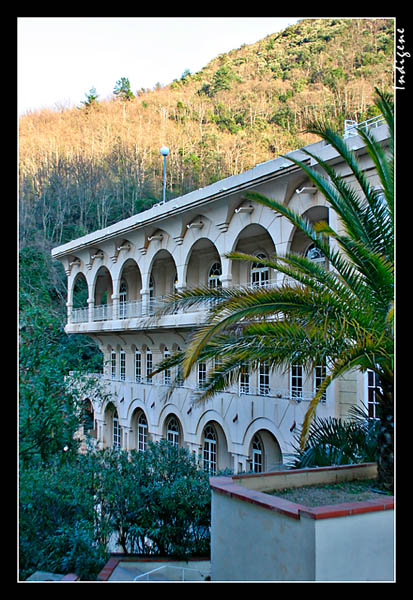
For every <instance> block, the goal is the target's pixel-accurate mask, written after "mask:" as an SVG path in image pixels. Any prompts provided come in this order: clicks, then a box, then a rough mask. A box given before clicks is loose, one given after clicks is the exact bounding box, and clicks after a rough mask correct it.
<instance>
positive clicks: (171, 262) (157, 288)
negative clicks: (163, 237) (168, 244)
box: [143, 248, 177, 298]
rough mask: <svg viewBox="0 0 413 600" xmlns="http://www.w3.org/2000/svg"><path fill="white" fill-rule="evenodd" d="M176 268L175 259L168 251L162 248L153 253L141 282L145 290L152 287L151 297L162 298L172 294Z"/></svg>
mask: <svg viewBox="0 0 413 600" xmlns="http://www.w3.org/2000/svg"><path fill="white" fill-rule="evenodd" d="M176 277H177V267H176V263H175V259H174V257H173V255H172V253H171V252H169V250H166V249H165V248H162V249H160V250H158V251H157V252H155V254H154V255H153V256H152V258H151V260H150V261H149V266H148V272H147V274H146V277H145V281H144V282H143V283H144V284H145V286H146V289H147V290H149V289H150V288H151V285H150V283H151V278H152V287H153V297H155V298H156V297H162V296H165V295H167V294H171V293H173V292H174V285H175V280H176Z"/></svg>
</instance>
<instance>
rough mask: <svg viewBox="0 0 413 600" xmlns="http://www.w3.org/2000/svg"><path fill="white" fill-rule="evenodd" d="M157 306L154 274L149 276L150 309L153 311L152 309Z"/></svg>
mask: <svg viewBox="0 0 413 600" xmlns="http://www.w3.org/2000/svg"><path fill="white" fill-rule="evenodd" d="M154 306H155V286H154V283H153V277H152V275H151V276H150V277H149V311H150V312H152V309H153V308H154Z"/></svg>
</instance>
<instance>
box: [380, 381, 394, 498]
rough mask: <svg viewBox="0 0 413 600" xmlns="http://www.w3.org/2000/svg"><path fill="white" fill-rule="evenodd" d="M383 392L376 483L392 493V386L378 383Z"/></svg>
mask: <svg viewBox="0 0 413 600" xmlns="http://www.w3.org/2000/svg"><path fill="white" fill-rule="evenodd" d="M380 385H381V388H382V390H383V392H382V393H378V396H379V398H380V429H379V434H378V440H377V442H378V456H377V471H378V483H379V485H380V486H382V487H383V488H384V489H386V490H389V491H393V484H394V416H393V384H392V383H391V382H388V381H386V382H384V381H383V380H382V381H381V383H380Z"/></svg>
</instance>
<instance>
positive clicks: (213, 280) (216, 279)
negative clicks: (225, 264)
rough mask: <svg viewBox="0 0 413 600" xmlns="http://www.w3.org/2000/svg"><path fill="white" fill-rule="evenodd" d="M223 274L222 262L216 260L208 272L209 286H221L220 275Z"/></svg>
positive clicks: (213, 287) (214, 287)
mask: <svg viewBox="0 0 413 600" xmlns="http://www.w3.org/2000/svg"><path fill="white" fill-rule="evenodd" d="M221 275H222V269H221V263H219V262H215V263H214V264H213V265H212V266H211V268H210V269H209V272H208V287H209V288H212V289H216V288H219V287H221V285H222V283H221V280H220V276H221Z"/></svg>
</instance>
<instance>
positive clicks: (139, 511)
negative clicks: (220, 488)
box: [98, 441, 210, 558]
mask: <svg viewBox="0 0 413 600" xmlns="http://www.w3.org/2000/svg"><path fill="white" fill-rule="evenodd" d="M102 458H103V462H104V465H105V470H104V472H103V477H102V487H101V491H100V492H98V496H99V498H100V501H101V502H102V506H103V509H104V511H105V514H106V515H108V517H109V518H110V520H111V523H112V526H113V528H114V531H116V532H117V535H118V543H119V544H120V545H121V546H122V548H123V550H124V552H126V553H139V554H158V555H163V556H175V557H179V558H187V557H188V556H190V555H197V554H198V555H199V554H205V553H207V552H208V549H209V530H208V527H209V518H210V517H209V510H210V507H209V502H210V496H209V495H210V491H209V483H208V475H207V474H206V473H205V472H204V471H201V470H199V469H198V467H197V464H196V462H195V460H194V459H193V457H192V456H191V455H190V453H189V452H188V451H187V450H185V449H178V448H176V447H175V446H173V445H171V444H170V443H169V442H166V441H161V442H159V443H157V444H154V443H150V444H149V446H148V449H147V450H146V451H145V452H144V453H142V452H137V451H132V452H131V453H130V454H129V455H128V454H127V453H126V452H123V451H112V450H107V451H106V452H105V453H104V454H103V455H102ZM99 494H100V495H99Z"/></svg>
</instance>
